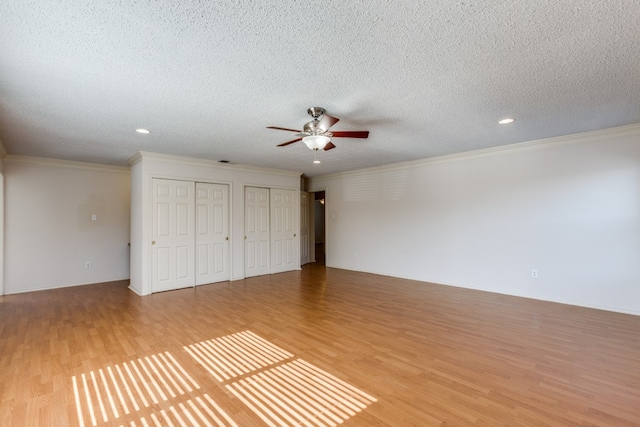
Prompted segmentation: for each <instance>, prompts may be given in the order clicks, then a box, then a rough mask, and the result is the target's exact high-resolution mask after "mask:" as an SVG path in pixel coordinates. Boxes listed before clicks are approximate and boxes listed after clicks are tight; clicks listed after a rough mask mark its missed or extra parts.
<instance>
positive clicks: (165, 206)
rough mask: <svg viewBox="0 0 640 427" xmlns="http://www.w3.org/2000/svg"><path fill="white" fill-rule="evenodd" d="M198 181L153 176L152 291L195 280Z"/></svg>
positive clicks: (164, 289) (186, 284) (187, 285)
mask: <svg viewBox="0 0 640 427" xmlns="http://www.w3.org/2000/svg"><path fill="white" fill-rule="evenodd" d="M194 191H195V183H193V182H187V181H173V180H166V179H153V197H152V211H153V214H152V216H153V218H152V227H153V229H152V233H151V234H152V242H151V248H152V260H151V264H152V272H151V290H152V292H162V291H168V290H171V289H179V288H185V287H189V286H194V284H195V263H194V261H193V260H194V237H195V226H194V219H195V215H194V212H193V207H194V200H195V198H194Z"/></svg>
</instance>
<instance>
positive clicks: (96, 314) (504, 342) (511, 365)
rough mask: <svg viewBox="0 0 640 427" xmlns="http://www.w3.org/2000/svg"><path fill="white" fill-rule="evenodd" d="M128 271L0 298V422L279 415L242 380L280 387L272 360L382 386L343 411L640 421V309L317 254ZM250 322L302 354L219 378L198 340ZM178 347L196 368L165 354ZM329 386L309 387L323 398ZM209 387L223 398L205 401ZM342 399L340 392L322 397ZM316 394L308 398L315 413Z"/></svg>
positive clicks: (399, 420) (288, 394)
mask: <svg viewBox="0 0 640 427" xmlns="http://www.w3.org/2000/svg"><path fill="white" fill-rule="evenodd" d="M127 286H128V282H127V281H120V282H112V283H103V284H95V285H87V286H80V287H73V288H64V289H56V290H50V291H41V292H32V293H25V294H18V295H8V296H3V297H0V424H2V425H69V426H74V425H80V421H79V411H78V405H80V409H81V412H82V417H83V423H84V425H92V422H91V414H90V412H91V411H93V417H94V418H95V420H96V425H98V426H102V425H112V424H113V425H121V424H122V425H129V424H130V423H131V422H133V423H135V425H141V424H142V423H141V420H142V418H144V420H145V421H146V422H147V423H149V424H150V425H152V424H153V420H154V417H155V418H157V419H158V420H161V419H162V417H163V416H166V417H167V419H171V420H173V421H174V422H176V421H175V420H177V419H178V417H182V419H183V420H185V422H186V423H187V424H189V425H190V423H191V421H189V416H191V417H193V418H194V419H201V420H202V419H206V420H209V421H211V420H213V418H211V417H213V416H214V415H215V416H220V417H222V415H220V414H225V415H226V416H228V418H229V420H231V421H230V422H229V421H224V425H233V423H235V424H236V425H239V426H247V425H250V426H252V425H255V426H262V425H267V424H266V422H265V420H264V419H263V418H261V415H259V413H258V412H255V411H254V410H252V409H251V408H250V407H249V406H247V404H246V403H245V402H243V401H242V400H241V399H239V398H238V397H237V396H236V395H234V394H233V393H232V392H230V390H231V389H233V390H239V388H238V386H237V385H238V384H240V381H242V384H244V385H245V387H244V388H243V393H246V396H248V397H247V398H249V399H253V398H254V396H253V395H251V394H249V393H259V392H261V391H260V390H263V391H262V392H265V393H266V392H268V391H269V390H272V391H273V390H279V389H278V388H277V385H278V381H279V380H278V376H277V375H272V374H270V372H272V371H270V369H274V368H277V367H279V366H283V367H286V366H288V365H286V364H287V363H290V362H292V361H297V360H301V361H304V362H307V363H309V364H310V365H312V366H313V367H314V369H319V370H321V371H322V372H324V373H326V376H327V378H328V377H332V378H333V377H335V378H337V379H339V380H340V381H342V382H344V383H345V384H347V385H348V386H350V387H354V389H355V390H358V391H359V392H362V393H366V395H368V396H371V397H373V398H374V399H375V401H374V402H372V403H368V404H367V405H365V406H366V407H363V408H359V409H358V410H357V411H355V412H353V413H351V412H349V411H350V410H348V409H345V408H346V407H345V408H343V409H336V412H335V414H347V413H349V414H350V415H348V416H347V417H346V418H344V419H341V421H340V422H342V425H345V426H359V425H366V426H375V425H378V426H396V425H403V426H404V425H419V426H445V425H455V426H503V425H504V426H507V425H508V426H531V425H535V426H558V425H562V426H571V425H596V426H618V427H619V426H623V427H624V426H637V425H639V424H640V317H637V316H631V315H624V314H619V313H611V312H606V311H600V310H592V309H586V308H580V307H573V306H568V305H562V304H555V303H549V302H543V301H536V300H530V299H525V298H517V297H511V296H506V295H499V294H492V293H487V292H479V291H472V290H466V289H460V288H454V287H447V286H441V285H435V284H430V283H423V282H416V281H411V280H404V279H395V278H390V277H384V276H377V275H373V274H366V273H359V272H353V271H345V270H338V269H331V268H325V267H322V266H320V265H318V264H314V263H312V264H307V265H305V266H304V267H303V269H302V271H293V272H286V273H281V274H277V275H270V276H260V277H253V278H249V279H246V280H239V281H234V282H222V283H216V284H212V285H205V286H200V287H197V288H195V289H194V288H189V289H181V290H176V291H170V292H165V293H159V294H154V295H150V296H146V297H139V296H137V295H135V294H133V293H132V292H130V291H129V290H128V289H127ZM242 331H251V333H253V334H255V335H257V336H259V337H261V338H262V339H264V340H266V341H268V342H269V343H270V344H271V345H273V346H276V347H277V348H279V349H282V350H284V351H286V352H288V353H291V354H292V355H293V356H292V357H291V358H289V359H283V360H278V361H276V362H270V363H271V364H269V365H267V366H262V365H261V364H259V363H254V364H253V366H254V367H253V368H251V367H250V366H249V365H251V364H249V365H247V366H248V368H246V369H248V370H243V371H242V372H243V373H242V375H241V376H239V377H238V378H231V377H230V378H231V379H229V380H224V381H219V380H216V379H215V378H214V377H213V376H212V375H211V374H210V372H209V371H207V369H205V368H204V367H203V365H202V364H201V363H198V361H197V360H196V359H194V357H193V356H192V355H191V354H190V353H189V352H188V351H187V350H186V349H187V348H189V346H192V345H194V344H197V343H205V342H209V341H210V340H215V339H217V338H221V337H234V336H235V335H234V334H238V333H240V332H242ZM225 342H227V341H225ZM228 343H231V341H228ZM247 348H248V347H247V346H246V343H245V344H243V345H242V346H240V347H234V346H233V345H231V344H228V346H227V347H215V348H213V349H211V350H210V351H211V352H212V353H211V354H213V353H215V352H222V351H224V352H227V355H226V356H225V358H222V359H220V360H221V361H222V362H221V363H223V364H233V363H236V362H237V363H245V362H248V361H249V359H248V358H247V357H248V351H249V350H247ZM255 351H256V352H259V351H267V350H257V349H256V350H255ZM164 354H170V355H171V357H173V358H174V360H175V364H176V365H172V366H175V370H176V372H178V371H180V369H182V370H183V371H180V372H179V373H176V374H174V373H172V372H171V370H170V368H169V367H168V365H167V366H164V365H163V363H162V361H161V358H160V355H164ZM256 354H257V353H256ZM154 357H155V358H154ZM210 357H217V356H215V355H214V356H210ZM251 357H253V355H252V356H251ZM243 360H244V362H243ZM234 361H236V362H234ZM172 363H173V362H172ZM134 365H135V367H137V368H138V369H139V371H140V374H139V376H137V375H138V374H136V373H135V372H133V371H132V373H131V375H132V378H134V380H135V381H133V380H130V379H127V378H126V376H127V375H128V374H127V373H126V372H125V366H126V367H130V368H132V367H133V366H134ZM118 368H120V369H121V370H122V371H123V378H124V381H123V380H122V379H121V378H120V377H119V376H118V373H117V369H118ZM108 369H111V370H112V372H114V380H112V379H111V378H110V377H109V370H108ZM292 372H294V373H293V374H292V375H293V376H295V375H297V374H295V371H292ZM83 375H84V378H85V380H86V386H85V384H84V383H83V379H82V378H83ZM91 375H93V377H92V376H91ZM254 375H255V376H254ZM265 375H267V376H265ZM136 376H137V377H136ZM182 376H184V380H185V381H187V379H186V378H187V376H188V377H189V378H191V379H192V380H193V382H194V384H197V387H193V388H192V390H191V391H186V389H184V390H183V393H182V394H181V393H179V392H178V388H176V386H175V385H174V383H173V382H172V381H174V382H175V384H178V383H180V380H179V379H178V378H179V377H182ZM321 377H322V376H321ZM135 378H137V379H135ZM257 378H263V379H264V378H269V380H268V381H267V382H266V383H264V384H267V385H268V386H264V385H260V384H258V385H256V386H255V387H254V386H253V385H252V384H253V383H252V381H254V379H257ZM74 381H75V387H76V388H77V392H76V391H75V390H74ZM265 381H266V380H265ZM291 381H292V382H291V384H297V383H296V382H295V381H296V380H293V379H292V380H291ZM300 381H302V380H300ZM103 382H106V384H104V383H103ZM143 383H144V384H143ZM311 383H313V382H308V384H311ZM287 384H288V383H287ZM300 384H302V382H301V383H300ZM135 385H138V386H139V388H140V392H138V391H136V390H135ZM229 385H231V387H227V386H229ZM127 386H129V387H130V390H129V391H130V392H131V395H132V396H133V398H134V399H135V400H136V402H137V404H138V406H139V408H138V409H134V406H133V404H132V403H131V401H130V398H129V396H128V395H127V391H126V387H127ZM261 387H262V388H261ZM282 387H284V386H282ZM287 387H293V385H287ZM300 387H302V385H300ZM307 387H312V386H311V385H307ZM314 387H315V385H314ZM327 387H329V388H328V389H327V390H330V389H331V387H335V386H334V385H330V386H327ZM182 388H183V387H182V386H181V389H182ZM169 389H171V390H172V393H173V395H172V394H171V393H170V392H169V391H168V390H169ZM118 390H119V391H120V392H121V393H122V397H119V396H118V394H117V392H118ZM314 390H315V389H309V390H306V391H302V390H299V393H300V394H301V395H305V393H308V394H307V396H309V397H310V396H311V394H310V393H313V392H314ZM326 392H327V391H326V390H325V391H324V393H326ZM138 393H141V394H142V395H144V396H146V397H147V400H148V405H146V406H145V405H144V404H143V403H142V398H141V396H140V395H138ZM149 393H153V394H154V396H155V397H156V400H157V403H154V402H153V401H152V399H151V398H150V395H149ZM296 393H298V392H296ZM296 393H294V392H293V391H292V390H289V389H283V390H280V391H278V392H277V393H276V395H275V396H276V397H274V396H270V397H269V398H268V399H267V398H266V397H265V399H264V400H262V402H268V403H267V405H272V406H273V408H271V409H273V414H274V416H278V417H282V418H283V419H292V420H293V419H300V418H301V417H303V415H300V414H298V413H294V412H287V411H293V409H292V407H290V406H287V402H289V403H291V402H294V403H295V405H294V406H296V407H299V406H300V401H298V400H296V399H293V397H294V396H296ZM317 393H320V391H319V389H318V391H317ZM205 394H206V396H208V398H209V399H210V400H209V401H207V402H214V403H215V405H217V406H213V404H210V403H207V404H206V405H208V406H206V405H205V406H202V402H205V400H203V399H205V398H204V396H205ZM163 396H164V398H163ZM278 396H280V399H284V400H282V401H281V402H280V400H278ZM282 396H284V398H283V397H282ZM88 399H89V400H90V401H91V404H92V405H93V407H92V408H91V409H89V406H88V403H87V401H88ZM198 399H200V400H198ZM256 399H259V398H258V397H256ZM319 401H320V400H319ZM331 401H332V398H331V394H328V395H325V397H324V398H323V400H322V402H324V403H323V404H329V403H326V402H331ZM274 402H276V403H274ZM277 402H280V403H277ZM123 403H124V404H123ZM345 404H347V406H348V403H345ZM125 405H126V407H127V410H128V413H127V412H126V411H125ZM310 405H311V404H310ZM216 408H217V409H216ZM314 408H315V407H313V406H309V407H302V409H303V410H304V413H305V414H307V415H309V414H311V413H312V412H313V411H314V410H316V409H317V408H316V409H314ZM325 409H326V408H325ZM218 410H219V411H220V412H216V411H218ZM326 410H329V411H331V410H330V409H326ZM181 411H182V412H181ZM207 411H209V412H207ZM268 411H269V408H267V409H266V410H263V411H262V412H263V413H268ZM216 414H217V415H216ZM335 414H334V415H333V416H335V417H337V416H338V415H335ZM116 415H117V416H116ZM307 415H305V416H307ZM105 417H106V418H107V421H105ZM198 417H200V418H198ZM323 417H325V415H319V418H317V420H316V421H317V422H318V423H320V424H321V423H322V422H323V421H322V420H323V419H325V418H323ZM326 419H329V418H326ZM318 420H319V421H318ZM327 425H329V424H327Z"/></svg>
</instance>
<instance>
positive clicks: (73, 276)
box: [4, 156, 130, 294]
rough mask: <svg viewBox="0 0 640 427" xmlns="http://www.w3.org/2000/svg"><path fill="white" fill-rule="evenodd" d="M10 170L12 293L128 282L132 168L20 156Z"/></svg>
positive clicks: (10, 159) (7, 269)
mask: <svg viewBox="0 0 640 427" xmlns="http://www.w3.org/2000/svg"><path fill="white" fill-rule="evenodd" d="M4 166H5V170H4V180H5V227H4V230H5V264H4V280H5V284H4V285H5V286H4V291H5V293H6V294H11V293H17V292H26V291H32V290H39V289H50V288H57V287H63V286H73V285H81V284H88V283H99V282H107V281H112V280H122V279H127V278H129V247H128V243H129V215H130V214H129V203H130V192H129V185H130V183H129V181H130V178H129V171H128V169H127V168H116V167H108V166H101V165H94V164H86V163H76V162H64V161H59V160H47V159H39V158H33V157H22V156H7V157H6V158H5V159H4ZM92 214H95V215H97V220H96V221H92V220H91V215H92ZM86 261H90V262H91V268H90V269H86V268H85V262H86Z"/></svg>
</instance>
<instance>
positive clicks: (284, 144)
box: [276, 131, 302, 147]
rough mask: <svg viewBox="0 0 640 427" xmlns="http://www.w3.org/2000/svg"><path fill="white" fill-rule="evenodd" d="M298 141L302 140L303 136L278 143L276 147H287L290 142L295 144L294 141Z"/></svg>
mask: <svg viewBox="0 0 640 427" xmlns="http://www.w3.org/2000/svg"><path fill="white" fill-rule="evenodd" d="M296 132H297V131H296ZM298 141H302V138H296V139H292V140H291V141H287V142H283V143H282V144H278V145H277V146H276V147H285V146H287V145H289V144H293V143H294V142H298Z"/></svg>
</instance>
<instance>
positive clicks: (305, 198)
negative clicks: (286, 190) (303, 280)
mask: <svg viewBox="0 0 640 427" xmlns="http://www.w3.org/2000/svg"><path fill="white" fill-rule="evenodd" d="M307 263H309V193H307V192H306V191H301V192H300V265H305V264H307Z"/></svg>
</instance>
